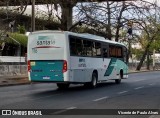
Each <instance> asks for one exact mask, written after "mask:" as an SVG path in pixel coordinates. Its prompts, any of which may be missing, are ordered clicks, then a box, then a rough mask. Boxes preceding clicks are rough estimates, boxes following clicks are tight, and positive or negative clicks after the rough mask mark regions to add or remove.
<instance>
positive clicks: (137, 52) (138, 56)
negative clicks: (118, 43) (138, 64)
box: [131, 48, 144, 60]
mask: <svg viewBox="0 0 160 118" xmlns="http://www.w3.org/2000/svg"><path fill="white" fill-rule="evenodd" d="M131 52H132V54H134V55H135V56H136V59H137V60H140V59H141V57H142V55H143V53H144V51H143V50H142V49H135V48H132V50H131Z"/></svg>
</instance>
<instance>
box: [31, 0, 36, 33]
mask: <svg viewBox="0 0 160 118" xmlns="http://www.w3.org/2000/svg"><path fill="white" fill-rule="evenodd" d="M31 14H32V18H31V31H32V32H34V31H35V0H32V13H31Z"/></svg>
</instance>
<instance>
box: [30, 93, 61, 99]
mask: <svg viewBox="0 0 160 118" xmlns="http://www.w3.org/2000/svg"><path fill="white" fill-rule="evenodd" d="M62 94H63V93H57V94H53V95H48V96H44V97H39V98H30V99H29V100H39V99H43V98H48V97H53V96H58V95H62Z"/></svg>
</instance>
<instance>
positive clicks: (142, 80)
mask: <svg viewBox="0 0 160 118" xmlns="http://www.w3.org/2000/svg"><path fill="white" fill-rule="evenodd" d="M143 80H145V79H139V80H135V81H134V82H139V81H143Z"/></svg>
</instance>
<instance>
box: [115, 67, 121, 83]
mask: <svg viewBox="0 0 160 118" xmlns="http://www.w3.org/2000/svg"><path fill="white" fill-rule="evenodd" d="M121 79H123V71H122V70H121V71H120V78H119V79H116V80H115V82H116V84H120V83H121Z"/></svg>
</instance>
